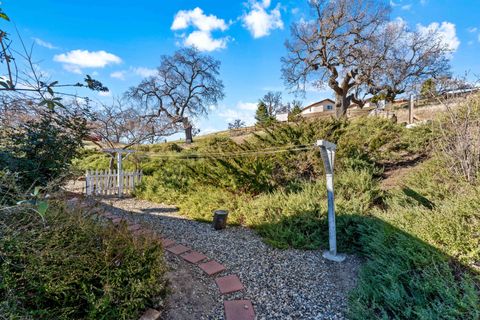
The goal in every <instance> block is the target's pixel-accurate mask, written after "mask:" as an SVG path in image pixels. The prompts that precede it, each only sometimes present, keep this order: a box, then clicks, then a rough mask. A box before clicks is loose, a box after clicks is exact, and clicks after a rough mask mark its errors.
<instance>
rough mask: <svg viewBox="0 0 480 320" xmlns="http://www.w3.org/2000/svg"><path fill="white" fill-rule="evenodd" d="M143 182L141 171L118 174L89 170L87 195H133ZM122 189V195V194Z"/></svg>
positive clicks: (86, 177)
mask: <svg viewBox="0 0 480 320" xmlns="http://www.w3.org/2000/svg"><path fill="white" fill-rule="evenodd" d="M141 181H142V172H141V171H140V170H137V171H132V172H120V174H119V173H118V172H117V170H100V171H99V170H87V171H86V173H85V183H86V186H85V190H86V194H87V195H119V196H121V195H123V194H125V193H131V192H132V191H133V189H135V187H136V186H137V185H138V184H139V183H140V182H141ZM120 189H121V190H122V194H120Z"/></svg>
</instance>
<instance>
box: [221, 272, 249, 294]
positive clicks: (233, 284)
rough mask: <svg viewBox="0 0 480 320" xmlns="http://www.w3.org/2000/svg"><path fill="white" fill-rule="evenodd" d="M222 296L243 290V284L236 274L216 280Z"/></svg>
mask: <svg viewBox="0 0 480 320" xmlns="http://www.w3.org/2000/svg"><path fill="white" fill-rule="evenodd" d="M215 282H216V283H217V286H218V289H219V290H220V293H221V294H228V293H232V292H236V291H240V290H243V289H244V287H243V284H242V282H241V281H240V279H239V278H238V276H237V275H236V274H232V275H229V276H225V277H219V278H217V279H215Z"/></svg>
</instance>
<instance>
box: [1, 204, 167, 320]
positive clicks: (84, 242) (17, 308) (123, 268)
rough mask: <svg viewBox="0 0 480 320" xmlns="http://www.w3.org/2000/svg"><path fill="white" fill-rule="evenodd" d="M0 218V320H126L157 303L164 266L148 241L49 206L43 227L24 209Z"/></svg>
mask: <svg viewBox="0 0 480 320" xmlns="http://www.w3.org/2000/svg"><path fill="white" fill-rule="evenodd" d="M0 214H1V216H0V234H2V237H0V279H2V281H1V283H0V301H1V302H0V314H2V315H4V316H5V317H7V318H29V317H32V318H35V319H72V318H73V319H133V318H138V317H139V315H140V313H141V312H142V311H143V310H144V309H145V308H146V307H150V306H152V305H155V306H160V305H162V299H163V298H164V295H165V292H166V279H165V272H166V267H165V264H164V261H163V254H162V249H161V246H160V245H159V244H158V243H156V242H154V241H153V240H152V239H144V238H133V237H132V236H131V235H130V233H129V232H127V230H126V227H125V226H124V227H122V228H120V229H119V228H114V227H113V226H111V225H105V226H101V225H100V221H96V220H95V219H94V217H86V216H85V215H84V214H82V213H81V212H78V211H75V212H67V211H65V210H64V209H63V208H61V207H57V206H55V207H53V208H52V209H51V210H49V212H48V213H47V215H46V217H45V221H44V222H43V221H42V220H41V219H40V217H39V216H38V215H36V214H32V213H31V212H28V211H25V210H21V211H17V212H14V213H12V212H9V213H7V212H6V211H0Z"/></svg>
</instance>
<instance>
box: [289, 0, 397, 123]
mask: <svg viewBox="0 0 480 320" xmlns="http://www.w3.org/2000/svg"><path fill="white" fill-rule="evenodd" d="M309 4H310V7H311V12H312V20H308V21H301V22H298V23H294V24H293V25H292V27H291V33H292V39H291V40H290V41H287V42H286V44H285V45H286V48H287V51H288V55H287V56H286V57H284V58H282V62H283V68H282V73H283V78H284V80H285V82H286V84H287V85H288V86H289V87H290V88H292V89H294V90H295V91H305V88H306V86H310V85H314V86H316V87H322V86H324V85H325V84H327V85H328V86H329V87H330V88H331V89H332V90H333V91H334V92H335V97H336V103H335V107H336V110H337V116H344V115H346V111H347V108H348V106H349V105H350V104H351V103H352V102H353V103H355V104H358V105H359V106H363V104H364V102H363V101H362V99H361V98H360V97H358V95H357V94H356V93H357V92H356V90H354V89H355V87H360V86H361V85H362V84H364V82H365V81H364V79H363V77H362V73H361V65H362V60H361V58H362V57H363V55H364V48H365V47H368V46H369V45H371V44H372V43H373V42H374V40H375V34H376V33H377V32H379V30H380V29H381V27H382V26H383V25H384V24H385V22H386V21H387V18H388V13H389V7H388V5H387V4H386V3H384V2H383V1H375V0H337V1H330V0H311V1H309Z"/></svg>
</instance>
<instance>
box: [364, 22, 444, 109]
mask: <svg viewBox="0 0 480 320" xmlns="http://www.w3.org/2000/svg"><path fill="white" fill-rule="evenodd" d="M450 52H451V50H450V48H449V46H448V44H447V43H446V42H445V41H444V40H443V39H442V36H441V35H440V34H439V31H438V30H435V29H430V30H409V29H408V27H407V25H406V24H405V22H404V21H402V20H397V21H392V22H390V23H387V24H386V25H385V26H384V27H383V28H382V29H381V30H380V32H379V33H378V34H377V35H376V37H375V41H373V42H372V45H371V46H369V47H368V48H365V52H364V55H363V58H362V61H363V66H362V74H363V76H364V78H365V79H366V84H367V86H368V87H367V90H366V92H367V93H369V94H372V95H378V94H382V95H383V96H384V97H386V100H387V101H394V100H395V97H396V96H397V95H399V94H402V93H405V92H413V91H415V90H416V89H417V87H418V84H419V83H422V82H424V81H425V80H427V79H440V78H444V77H448V76H449V70H450V63H449V54H450Z"/></svg>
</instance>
